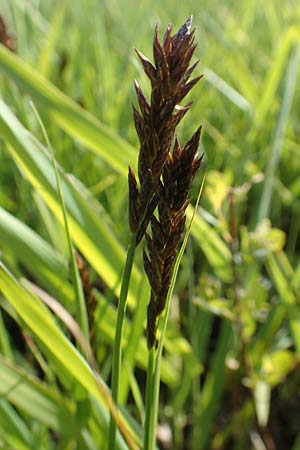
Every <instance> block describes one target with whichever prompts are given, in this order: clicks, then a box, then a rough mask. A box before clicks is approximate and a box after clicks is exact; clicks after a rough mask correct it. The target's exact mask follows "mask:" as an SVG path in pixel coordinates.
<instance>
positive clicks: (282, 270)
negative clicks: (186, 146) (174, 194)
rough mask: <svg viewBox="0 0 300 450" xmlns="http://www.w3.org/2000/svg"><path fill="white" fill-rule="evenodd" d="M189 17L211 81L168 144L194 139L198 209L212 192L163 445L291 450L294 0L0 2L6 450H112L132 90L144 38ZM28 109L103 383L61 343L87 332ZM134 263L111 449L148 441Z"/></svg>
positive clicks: (178, 309) (296, 284)
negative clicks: (77, 273)
mask: <svg viewBox="0 0 300 450" xmlns="http://www.w3.org/2000/svg"><path fill="white" fill-rule="evenodd" d="M191 14H192V15H193V23H194V25H195V26H196V27H197V31H196V41H197V43H198V46H197V49H196V51H195V59H200V61H201V63H200V66H199V69H197V70H198V72H199V73H204V79H203V80H202V81H201V82H200V83H199V84H198V85H197V87H195V88H194V89H193V90H192V92H191V93H190V94H189V97H188V101H190V100H193V101H194V105H193V107H192V109H191V111H190V112H189V113H188V115H187V116H186V117H185V119H184V120H183V123H182V125H180V128H179V130H178V134H179V139H180V141H181V142H184V141H185V140H186V139H188V138H189V137H190V135H191V134H192V133H193V131H194V130H195V129H196V128H197V127H198V126H199V124H202V125H203V134H202V143H201V148H200V152H204V153H205V165H204V167H203V169H202V173H201V174H200V176H199V177H198V179H197V180H196V181H195V184H194V187H193V189H192V192H191V193H190V197H191V203H192V204H195V201H196V198H197V195H198V191H199V189H200V186H201V183H202V180H203V176H204V173H206V179H205V184H204V189H203V193H202V197H201V201H200V208H199V209H198V210H197V213H196V216H195V219H194V222H193V226H192V231H191V236H190V239H189V242H188V246H187V251H186V253H185V256H184V257H183V260H182V264H181V268H180V271H179V275H178V279H177V283H176V289H175V293H174V298H173V300H172V310H171V317H170V321H169V326H168V331H167V336H166V343H165V351H164V355H163V361H162V374H161V377H162V384H161V399H160V410H159V423H160V426H159V428H158V444H157V445H158V448H159V449H161V450H169V449H178V450H275V449H276V450H298V449H299V448H300V434H299V410H300V390H299V386H300V374H299V355H300V303H299V302H300V295H299V288H300V258H299V256H300V233H299V230H300V143H299V136H300V120H299V118H300V101H299V100H300V83H299V80H300V70H299V63H300V3H299V1H298V0H294V1H293V0H284V1H282V0H267V1H264V2H262V1H259V0H244V1H237V0H226V1H223V2H221V1H216V0H209V1H208V0H202V1H195V0H186V1H184V2H183V1H166V0H161V1H159V2H158V1H157V2H156V1H148V0H143V1H135V0H134V1H131V2H128V0H126V1H125V0H110V1H104V0H63V1H53V0H40V1H38V0H9V1H7V0H0V15H1V17H2V19H3V20H4V21H5V24H6V30H7V32H8V33H10V35H11V40H12V41H15V43H16V52H15V53H13V52H11V51H9V50H8V49H7V48H5V47H4V46H2V45H1V48H0V259H1V263H0V306H1V309H0V311H1V314H0V448H3V449H16V450H27V449H28V450H33V449H41V450H46V449H47V450H48V449H58V450H60V449H61V450H73V449H79V450H84V449H88V450H95V449H105V444H106V440H107V427H108V422H109V414H108V402H109V401H108V399H107V395H109V394H108V391H106V390H105V388H106V385H108V386H109V382H110V371H111V356H112V343H113V339H114V328H115V323H116V305H117V298H118V293H119V286H120V280H121V277H122V267H123V264H124V259H125V252H126V247H127V244H128V240H129V229H128V225H127V168H128V164H131V165H132V166H133V167H134V166H135V165H136V162H137V156H138V141H137V137H136V133H135V129H134V125H133V120H132V103H136V99H135V93H134V88H133V80H134V78H136V79H137V80H138V82H139V84H140V85H141V87H142V88H143V89H144V90H145V92H146V93H149V91H150V89H149V83H148V80H147V79H146V76H145V75H144V73H143V70H142V67H141V65H140V63H139V61H138V60H137V57H136V54H135V52H134V48H138V49H139V50H141V51H142V52H143V53H144V54H145V55H147V56H148V57H149V58H150V59H151V58H152V48H151V46H152V39H153V30H154V27H155V24H158V25H159V28H160V30H161V36H162V35H163V31H164V29H165V27H166V26H167V25H168V24H169V23H172V24H173V26H174V31H176V30H177V29H178V28H179V27H180V26H181V25H182V24H183V23H184V22H185V20H186V19H187V18H188V17H189V16H190V15H191ZM32 102H33V104H34V106H35V108H36V109H37V111H38V114H39V115H40V117H41V119H42V122H43V124H44V126H45V129H46V131H47V134H48V137H49V140H50V143H51V147H52V149H53V152H54V156H55V159H56V161H57V170H58V173H59V178H60V182H61V188H62V194H63V198H64V202H65V206H66V209H67V212H68V224H69V229H70V235H71V239H72V242H73V245H74V246H75V247H76V249H77V250H78V252H79V253H80V255H81V256H82V258H83V260H84V264H85V269H86V273H87V274H88V281H87V279H86V278H84V274H83V273H81V276H82V281H83V288H84V292H85V294H86V298H92V299H94V303H93V304H92V306H91V304H90V303H88V306H87V307H84V309H86V310H87V313H88V312H89V311H90V313H91V314H90V316H92V317H90V328H91V330H92V339H91V345H92V348H93V350H94V353H95V356H96V360H97V363H98V366H99V375H98V376H96V375H95V373H94V372H93V371H92V370H91V364H90V361H89V360H88V358H87V357H86V356H85V354H84V352H82V350H81V348H80V345H79V344H78V342H77V340H76V339H75V338H74V334H75V337H77V338H78V332H75V333H73V335H72V331H71V330H70V328H72V326H71V322H72V321H71V317H70V314H71V315H72V316H73V317H74V318H75V320H76V321H77V322H78V323H79V324H80V325H82V311H81V310H80V304H79V303H78V302H77V301H76V295H75V293H74V287H73V282H72V276H71V269H70V267H71V262H70V257H69V249H68V243H67V238H66V229H65V226H64V221H63V219H62V202H61V199H60V198H59V197H58V195H57V183H56V179H55V173H54V164H53V159H52V157H51V152H50V150H49V146H48V145H47V143H46V142H45V136H44V134H43V132H42V130H41V126H40V124H39V123H38V120H37V118H36V115H35V113H34V111H33V108H32V106H31V104H32ZM192 212H193V208H192V207H190V209H189V210H188V217H189V218H191V216H192ZM141 250H142V249H141V248H139V250H138V252H137V255H136V260H135V266H134V270H133V275H132V279H131V285H130V292H129V303H128V310H127V318H126V323H125V336H124V342H123V355H124V364H123V372H122V382H121V398H122V421H123V425H122V426H123V431H124V430H125V434H126V432H130V433H131V434H132V435H133V436H134V442H135V445H136V447H134V446H132V447H130V444H129V446H128V444H126V443H125V440H126V439H125V440H124V439H123V437H121V435H118V439H117V444H116V448H117V449H122V450H126V449H128V448H141V447H140V442H141V441H142V427H141V424H142V422H143V417H144V393H145V392H144V391H145V370H146V364H147V351H146V343H145V338H144V324H145V323H144V322H145V317H146V305H147V302H148V295H149V289H148V285H147V281H146V279H145V277H144V274H143V271H142V258H141V253H142V252H141ZM37 286H38V287H39V288H40V289H42V292H41V291H40V290H38V288H37ZM47 294H49V295H50V296H51V299H50V300H49V298H48V297H47ZM41 299H42V300H41ZM54 299H56V300H57V301H58V302H59V304H60V305H62V306H63V310H59V308H58V304H57V303H55V302H54ZM47 301H48V303H47ZM45 303H46V304H47V305H48V306H49V305H50V308H47V307H45ZM55 305H56V306H55ZM62 311H63V312H62ZM68 313H69V315H68ZM99 379H100V380H101V381H99ZM99 383H100V384H101V383H102V384H101V386H104V391H101V389H99ZM123 435H124V434H123ZM110 450H111V449H110Z"/></svg>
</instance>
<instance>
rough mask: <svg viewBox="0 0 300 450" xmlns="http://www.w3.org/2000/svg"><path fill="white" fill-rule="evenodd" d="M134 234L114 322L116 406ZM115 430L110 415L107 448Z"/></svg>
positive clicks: (115, 427) (113, 364)
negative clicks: (115, 322)
mask: <svg viewBox="0 0 300 450" xmlns="http://www.w3.org/2000/svg"><path fill="white" fill-rule="evenodd" d="M135 239H136V236H135V234H132V235H131V241H130V244H129V247H128V250H127V256H126V262H125V267H124V273H123V278H122V286H121V292H120V298H119V303H118V311H117V324H116V333H115V339H114V345H113V361H112V382H111V395H112V399H113V401H114V403H115V405H116V406H118V402H119V385H120V372H121V357H122V348H121V347H122V335H123V326H124V317H125V310H126V300H127V294H128V288H129V281H130V275H131V270H132V265H133V259H134V253H135V248H136V246H135ZM116 430H117V425H116V422H115V420H114V418H113V417H112V415H110V426H109V439H108V441H109V445H108V448H109V450H113V449H114V448H115V440H116Z"/></svg>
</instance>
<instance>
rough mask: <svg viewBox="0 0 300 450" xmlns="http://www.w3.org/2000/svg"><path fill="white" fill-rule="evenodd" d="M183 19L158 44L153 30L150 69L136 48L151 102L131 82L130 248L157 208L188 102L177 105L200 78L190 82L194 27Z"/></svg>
mask: <svg viewBox="0 0 300 450" xmlns="http://www.w3.org/2000/svg"><path fill="white" fill-rule="evenodd" d="M191 26H192V19H191V18H190V19H188V20H187V21H186V22H185V24H184V25H183V26H182V27H181V28H180V30H179V31H178V32H177V33H176V34H175V35H174V36H171V31H172V27H171V26H168V27H167V29H166V32H165V35H164V38H163V42H162V44H161V43H160V42H159V35H158V27H156V29H155V36H154V42H153V57H154V65H153V64H152V63H151V62H150V61H149V59H148V58H146V57H145V56H144V55H143V54H142V53H141V52H139V51H138V50H136V52H137V55H138V57H139V59H140V61H141V63H142V65H143V68H144V71H145V73H146V74H147V76H148V77H149V79H150V82H151V99H150V102H148V100H147V99H146V97H145V95H144V93H143V91H142V89H141V88H140V86H139V84H138V83H137V81H135V90H136V93H137V98H138V103H139V111H138V110H137V109H136V108H135V107H133V114H134V121H135V127H136V131H137V134H138V138H139V142H140V151H139V159H138V179H139V186H138V182H137V180H136V177H135V174H134V171H133V170H132V169H131V168H129V173H128V181H129V223H130V229H131V232H132V233H135V234H136V245H138V243H139V242H140V241H141V239H142V237H143V236H144V234H145V231H146V229H147V226H148V224H149V221H150V219H151V217H152V214H153V211H154V210H155V208H156V206H157V204H158V201H159V199H158V190H159V189H158V187H159V184H160V180H161V176H162V171H163V168H164V166H165V163H166V161H167V159H168V157H169V154H170V149H171V147H172V144H173V141H174V135H175V129H176V126H177V125H178V124H179V122H180V121H181V119H182V118H183V116H184V115H185V114H186V112H187V111H188V110H189V109H190V107H191V105H192V103H191V102H190V103H188V104H186V105H185V106H179V103H180V102H181V101H182V99H183V98H184V97H185V96H186V95H187V94H188V93H189V91H190V90H191V89H192V87H193V86H194V85H195V84H196V83H197V82H198V81H199V80H200V78H201V77H202V76H201V75H200V76H198V77H196V78H194V79H192V80H190V81H189V79H190V76H191V74H192V72H193V70H194V69H195V67H196V66H197V64H198V61H196V62H195V63H194V64H193V65H191V66H190V67H189V65H190V61H191V58H192V56H193V53H194V51H195V47H196V44H195V42H194V32H195V29H192V28H191Z"/></svg>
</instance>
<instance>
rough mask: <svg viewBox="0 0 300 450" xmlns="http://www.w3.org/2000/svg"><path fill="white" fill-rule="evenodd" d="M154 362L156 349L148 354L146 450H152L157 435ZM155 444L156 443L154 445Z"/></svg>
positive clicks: (152, 349)
mask: <svg viewBox="0 0 300 450" xmlns="http://www.w3.org/2000/svg"><path fill="white" fill-rule="evenodd" d="M154 362H155V348H154V347H152V348H151V349H150V350H149V352H148V367H147V384H146V415H145V425H144V430H145V431H144V450H150V449H152V448H153V447H152V445H153V444H152V441H153V435H155V429H154V426H155V424H154V422H153V412H154V404H153V400H154V392H153V382H154ZM154 444H155V443H154Z"/></svg>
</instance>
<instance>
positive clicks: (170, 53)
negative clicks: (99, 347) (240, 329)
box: [109, 18, 202, 450]
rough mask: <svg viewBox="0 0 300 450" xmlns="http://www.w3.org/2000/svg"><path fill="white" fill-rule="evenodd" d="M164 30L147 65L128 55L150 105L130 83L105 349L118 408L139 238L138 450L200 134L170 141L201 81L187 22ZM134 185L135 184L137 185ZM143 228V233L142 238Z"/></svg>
mask: <svg viewBox="0 0 300 450" xmlns="http://www.w3.org/2000/svg"><path fill="white" fill-rule="evenodd" d="M171 33H172V27H171V26H170V25H169V26H168V27H167V29H166V32H165V35H164V38H163V41H162V44H161V43H160V40H159V34H158V27H156V29H155V35H154V41H153V57H154V64H152V63H151V62H150V60H149V59H148V58H146V57H145V56H144V55H143V54H142V53H141V52H140V51H138V50H136V53H137V55H138V57H139V59H140V61H141V63H142V65H143V68H144V71H145V73H146V75H147V76H148V78H149V79H150V83H151V96H150V101H148V100H147V98H146V96H145V95H144V93H143V91H142V89H141V87H140V86H139V84H138V82H137V81H135V83H134V85H135V90H136V94H137V98H138V104H139V110H138V109H136V108H135V107H133V115H134V122H135V127H136V131H137V134H138V138H139V143H140V150H139V158H138V177H136V176H135V173H134V171H133V170H132V168H131V167H129V173H128V184H129V225H130V231H131V243H130V246H129V248H128V253H127V259H126V263H125V269H124V275H123V282H122V287H121V294H120V300H119V305H118V314H117V327H116V334H115V340H114V350H113V367H112V397H113V400H114V401H115V402H116V403H118V395H119V382H120V375H119V374H120V368H121V341H122V329H123V322H124V316H125V308H126V297H127V292H128V286H129V279H130V273H131V268H132V263H133V259H134V252H135V248H136V246H137V245H138V244H139V243H140V242H141V240H142V239H143V238H144V237H145V239H146V249H145V250H144V258H143V259H144V268H145V272H146V274H147V276H148V279H149V282H150V286H151V297H150V302H149V305H148V308H147V344H148V350H149V359H148V371H147V388H146V418H145V433H144V448H145V449H147V450H150V449H151V450H152V449H153V448H154V445H155V438H154V436H155V414H153V412H154V411H155V409H156V406H155V404H154V402H155V401H157V400H155V398H156V396H155V395H154V374H155V372H156V373H157V370H156V371H155V349H156V345H157V339H156V329H157V322H158V319H159V317H160V315H161V314H162V312H163V311H164V309H165V306H166V300H167V295H168V291H169V287H170V283H171V279H172V274H173V271H174V264H175V260H176V256H177V253H178V251H179V248H180V245H181V243H182V239H183V235H184V228H185V210H186V208H187V205H188V192H189V188H190V186H191V183H192V181H193V179H194V177H195V174H196V172H197V170H198V169H199V167H200V164H201V158H199V157H198V156H197V150H198V145H199V140H200V134H201V127H200V128H198V130H197V131H196V132H195V133H194V135H193V136H192V138H191V139H190V140H189V141H188V142H187V143H186V144H185V145H184V146H183V147H181V145H180V143H179V140H178V139H177V137H176V134H175V133H176V127H177V125H178V124H179V122H180V121H181V120H182V118H183V117H184V116H185V114H186V113H187V111H188V110H189V109H190V107H191V106H192V102H189V103H187V104H186V105H183V106H181V105H180V102H181V101H182V100H183V98H184V97H185V96H186V95H187V94H188V93H189V92H190V90H191V89H192V88H193V86H194V85H195V84H196V83H197V82H198V81H199V80H200V79H201V78H202V76H201V75H200V76H197V77H196V78H193V79H192V80H190V77H191V75H192V73H193V71H194V69H195V67H196V66H197V64H198V61H196V62H195V63H194V64H193V65H191V66H190V62H191V59H192V56H193V54H194V51H195V48H196V44H195V42H194V33H195V29H192V18H189V19H188V20H187V21H186V22H185V23H184V25H183V26H182V27H181V28H180V29H179V31H178V32H177V33H176V34H174V35H173V36H172V34H171ZM137 178H138V180H137ZM149 224H150V230H151V231H150V232H149V233H148V232H147V229H148V225H149ZM115 433H116V425H115V422H114V421H113V418H112V420H111V427H110V434H109V448H113V446H114V440H115Z"/></svg>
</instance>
